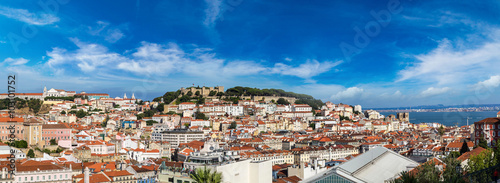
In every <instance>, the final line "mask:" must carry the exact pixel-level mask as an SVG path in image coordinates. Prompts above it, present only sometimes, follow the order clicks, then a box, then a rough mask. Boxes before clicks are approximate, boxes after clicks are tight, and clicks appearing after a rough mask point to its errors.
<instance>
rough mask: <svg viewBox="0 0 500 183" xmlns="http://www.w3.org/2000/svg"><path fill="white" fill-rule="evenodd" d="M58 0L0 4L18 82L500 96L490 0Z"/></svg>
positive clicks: (90, 87) (399, 100)
mask: <svg viewBox="0 0 500 183" xmlns="http://www.w3.org/2000/svg"><path fill="white" fill-rule="evenodd" d="M54 2H58V3H56V4H55V5H50V6H49V5H48V4H43V3H33V4H31V3H28V2H27V1H5V2H2V4H1V5H0V24H2V27H4V28H3V29H1V30H0V34H1V35H2V36H0V54H1V55H2V56H0V61H1V64H0V69H2V70H4V71H5V72H6V73H15V74H16V76H17V77H18V79H17V81H16V82H18V83H17V84H18V85H17V88H16V91H17V92H40V91H41V90H42V89H43V87H44V86H47V87H48V88H57V89H65V90H75V91H77V92H80V91H86V92H105V93H109V94H110V95H111V96H123V94H124V93H127V94H129V95H130V94H132V93H135V96H136V97H137V98H141V99H145V100H152V99H153V98H154V97H158V96H160V95H163V94H164V93H165V92H167V91H175V90H177V89H179V88H181V87H188V86H192V84H193V83H194V84H195V85H196V86H198V85H199V86H225V87H226V88H231V87H234V86H246V87H256V88H278V89H284V90H286V91H293V92H296V93H304V94H309V95H312V96H314V97H315V98H318V99H321V100H323V101H324V102H326V101H332V102H335V103H340V102H342V103H347V104H352V105H355V104H360V105H363V106H367V107H398V106H414V105H426V104H429V105H433V104H445V105H450V104H494V103H499V102H496V101H500V92H498V90H499V86H500V75H499V74H498V72H497V70H498V69H496V67H495V65H498V64H499V63H500V54H499V53H500V52H499V51H500V40H499V39H498V35H499V34H500V29H499V26H498V25H499V22H498V20H497V19H496V17H499V14H500V11H497V10H498V9H499V6H500V3H498V2H495V1H487V2H486V1H484V2H470V3H469V2H452V1H440V2H422V1H384V2H364V1H359V2H358V1H356V2H354V1H353V2H313V3H304V2H300V1H297V2H294V3H281V2H277V1H255V2H254V1H253V2H249V1H244V0H241V1H240V0H234V1H209V0H206V1H196V2H192V3H187V2H168V1H154V2H151V1H149V2H144V1H134V2H132V1H130V2H123V3H120V4H117V3H114V2H97V1H88V2H85V3H84V2H77V1H54ZM110 9H111V10H110ZM384 15H388V17H387V16H384ZM389 17H390V18H389ZM365 27H369V29H368V30H365ZM360 31H361V32H360ZM363 41H365V42H363ZM6 77H7V76H5V77H2V79H1V81H3V82H5V81H6ZM6 87H7V86H6V85H2V86H0V89H1V90H3V91H4V92H0V93H6V91H7V88H6Z"/></svg>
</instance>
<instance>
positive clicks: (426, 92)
mask: <svg viewBox="0 0 500 183" xmlns="http://www.w3.org/2000/svg"><path fill="white" fill-rule="evenodd" d="M450 90H451V88H449V87H443V88H434V87H429V88H427V89H426V90H424V91H422V92H421V93H420V96H421V97H432V96H436V95H441V94H444V93H447V92H449V91H450Z"/></svg>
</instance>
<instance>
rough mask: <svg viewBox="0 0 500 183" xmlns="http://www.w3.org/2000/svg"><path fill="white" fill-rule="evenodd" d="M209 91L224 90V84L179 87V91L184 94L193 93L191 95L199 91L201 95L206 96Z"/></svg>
mask: <svg viewBox="0 0 500 183" xmlns="http://www.w3.org/2000/svg"><path fill="white" fill-rule="evenodd" d="M211 91H216V92H217V93H219V92H224V86H216V87H205V86H203V87H194V86H193V87H189V88H184V87H182V88H181V93H182V94H183V95H185V94H186V93H188V92H191V93H193V95H194V94H195V93H196V92H200V95H201V96H208V95H209V94H210V92H211Z"/></svg>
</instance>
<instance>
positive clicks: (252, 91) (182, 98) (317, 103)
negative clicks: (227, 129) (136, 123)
mask: <svg viewBox="0 0 500 183" xmlns="http://www.w3.org/2000/svg"><path fill="white" fill-rule="evenodd" d="M211 96H214V97H219V98H220V99H222V100H226V101H233V102H234V103H237V101H238V100H240V98H239V97H241V96H275V97H293V98H296V99H297V100H296V101H295V103H296V104H308V105H310V106H311V107H312V108H313V109H314V110H317V109H319V108H321V106H322V105H323V104H324V103H323V102H322V101H321V100H319V99H315V98H314V97H312V96H311V95H306V94H299V93H294V92H287V91H285V90H282V89H259V88H250V87H242V86H236V87H233V88H229V89H227V90H226V91H225V92H224V93H213V94H212V93H211ZM162 97H163V101H164V102H165V103H167V104H169V103H172V102H175V103H177V104H178V103H181V102H188V101H196V102H197V103H200V104H201V103H203V102H204V99H203V98H202V97H201V96H193V95H181V91H180V90H177V91H175V92H167V93H165V94H164V95H163V96H160V97H156V98H155V99H153V101H161V98H162Z"/></svg>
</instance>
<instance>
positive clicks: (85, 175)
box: [83, 167, 90, 183]
mask: <svg viewBox="0 0 500 183" xmlns="http://www.w3.org/2000/svg"><path fill="white" fill-rule="evenodd" d="M89 179H90V170H89V167H85V174H84V176H83V182H84V183H90V180H89Z"/></svg>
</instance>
